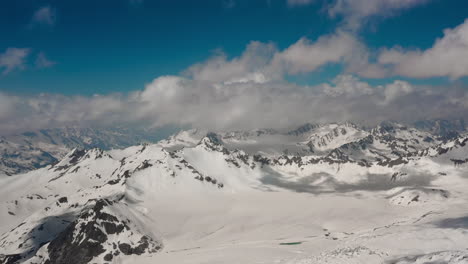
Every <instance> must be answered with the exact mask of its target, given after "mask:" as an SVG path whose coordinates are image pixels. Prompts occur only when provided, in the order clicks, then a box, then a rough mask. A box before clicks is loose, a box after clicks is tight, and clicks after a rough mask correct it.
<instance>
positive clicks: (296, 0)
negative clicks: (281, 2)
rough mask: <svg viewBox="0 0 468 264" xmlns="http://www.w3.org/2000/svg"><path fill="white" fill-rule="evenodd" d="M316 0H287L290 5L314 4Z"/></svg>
mask: <svg viewBox="0 0 468 264" xmlns="http://www.w3.org/2000/svg"><path fill="white" fill-rule="evenodd" d="M313 1H314V0H287V3H288V6H289V7H296V6H305V5H310V4H312V2H313Z"/></svg>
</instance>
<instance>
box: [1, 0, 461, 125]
mask: <svg viewBox="0 0 468 264" xmlns="http://www.w3.org/2000/svg"><path fill="white" fill-rule="evenodd" d="M426 2H428V1H426V0H409V1H408V0H407V1H403V0H392V1H386V0H378V1H377V0H372V1H370V0H356V1H354V0H353V1H351V0H336V1H333V2H331V3H330V4H329V5H328V6H327V9H326V10H327V14H328V16H330V17H332V18H335V17H341V18H342V20H343V25H341V26H340V27H338V28H337V29H336V30H335V31H334V32H332V33H330V34H328V35H324V36H321V37H319V38H317V39H308V38H306V37H303V38H300V39H299V40H298V41H297V42H295V43H293V44H291V45H290V46H289V47H287V48H285V49H283V50H280V49H278V48H277V46H276V45H275V44H274V43H262V42H258V41H252V42H251V43H249V44H248V45H247V47H246V49H245V50H244V52H243V53H242V54H241V55H240V56H238V57H234V58H229V57H228V55H227V54H225V53H223V52H222V51H217V52H215V54H214V55H213V56H212V57H210V58H208V59H207V60H205V61H202V62H199V63H196V64H194V65H192V66H190V67H188V68H187V69H186V70H184V71H183V72H182V73H181V74H180V75H177V76H161V77H157V78H155V79H154V80H153V81H152V82H151V83H149V84H147V85H146V86H145V87H144V89H142V90H138V91H134V92H131V93H128V94H108V95H94V96H88V97H87V96H65V95H59V94H40V95H31V96H18V95H11V94H5V93H1V92H0V122H1V123H2V126H1V127H0V134H8V133H16V132H21V131H26V130H32V129H40V128H48V127H61V126H67V125H80V126H98V125H101V126H110V125H113V124H129V125H146V126H155V127H162V126H168V125H171V126H191V127H202V128H205V129H213V130H231V129H251V128H259V127H263V128H280V127H288V126H294V125H299V124H302V123H305V122H310V121H314V122H330V121H348V120H351V121H358V122H363V123H368V124H372V123H376V122H380V121H383V120H389V119H394V120H399V121H408V122H411V121H414V120H419V119H427V118H460V117H462V118H463V117H466V116H467V115H468V89H467V87H466V85H464V83H463V82H460V81H458V79H460V78H463V77H466V76H468V19H467V20H465V21H464V23H462V24H461V25H458V26H456V27H454V28H451V29H446V30H444V32H443V36H442V37H441V38H439V39H436V40H435V41H434V43H433V45H432V47H430V48H428V49H426V50H415V49H406V48H404V47H382V48H379V49H377V50H375V49H371V48H369V47H368V46H367V45H366V44H365V43H364V42H363V41H362V39H361V38H360V37H359V33H358V29H359V28H360V27H361V26H362V25H363V24H364V23H366V21H367V20H369V19H371V18H372V17H375V16H381V17H388V16H392V15H395V14H396V13H397V12H399V11H402V10H405V9H409V8H411V7H414V6H417V5H421V4H425V3H426ZM287 3H288V5H289V6H290V7H294V8H300V7H301V6H305V5H308V4H313V3H314V1H288V2H287ZM48 10H49V11H47V12H46V11H41V10H39V11H41V12H39V11H38V12H39V13H38V14H37V15H35V17H37V19H36V20H37V22H40V21H42V22H43V23H45V24H51V25H52V24H53V23H55V18H54V17H55V15H54V16H52V14H54V13H53V12H52V11H53V10H52V9H50V8H49V9H48ZM54 12H55V11H54ZM30 53H31V52H30V49H27V48H24V49H18V48H9V49H7V50H6V51H5V52H4V53H1V54H0V70H2V71H3V74H8V73H10V72H11V71H13V70H18V69H22V68H24V67H25V64H26V59H27V57H28V56H29V55H30ZM36 64H37V67H50V66H52V65H54V64H55V62H53V61H50V60H48V58H47V57H46V56H45V54H44V53H39V54H38V55H37V60H36ZM329 65H336V66H339V67H341V68H342V69H343V70H342V73H340V74H339V75H338V76H336V77H335V78H334V79H333V80H331V81H329V82H325V83H322V84H317V85H299V84H296V83H294V82H292V81H290V80H291V77H295V76H301V75H304V74H309V73H312V72H317V71H319V70H320V69H322V68H323V67H325V66H329ZM432 77H446V78H449V79H450V80H451V81H450V82H448V85H444V86H434V85H414V84H411V81H409V80H408V79H407V78H420V79H421V78H432ZM374 78H391V79H387V81H386V82H385V83H384V84H381V85H371V84H370V83H372V80H370V79H374ZM288 80H289V81H288Z"/></svg>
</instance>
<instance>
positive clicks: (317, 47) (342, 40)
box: [273, 31, 363, 74]
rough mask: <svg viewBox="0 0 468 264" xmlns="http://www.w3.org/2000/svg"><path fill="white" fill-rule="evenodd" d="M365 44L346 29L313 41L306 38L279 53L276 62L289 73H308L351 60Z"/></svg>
mask: <svg viewBox="0 0 468 264" xmlns="http://www.w3.org/2000/svg"><path fill="white" fill-rule="evenodd" d="M362 49H363V46H362V45H361V43H360V42H359V41H358V40H357V39H356V37H355V36H354V35H352V34H350V33H348V32H345V31H338V32H336V33H334V34H330V35H325V36H322V37H320V38H319V39H317V40H316V41H315V42H312V41H310V40H308V39H306V38H301V39H300V40H299V41H297V42H296V43H294V44H293V45H291V46H290V47H288V48H287V49H286V50H284V51H282V52H280V53H277V54H276V56H275V58H274V62H273V63H274V64H275V65H280V67H281V68H283V69H285V71H286V72H287V73H289V74H298V73H307V72H312V71H315V70H317V69H318V68H319V67H321V66H323V65H326V64H330V63H342V62H346V61H349V60H351V58H353V54H354V53H356V54H357V53H361V52H362Z"/></svg>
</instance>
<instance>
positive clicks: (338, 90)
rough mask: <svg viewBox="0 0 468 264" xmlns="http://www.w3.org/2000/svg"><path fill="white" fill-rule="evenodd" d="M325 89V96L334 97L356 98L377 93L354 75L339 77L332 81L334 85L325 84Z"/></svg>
mask: <svg viewBox="0 0 468 264" xmlns="http://www.w3.org/2000/svg"><path fill="white" fill-rule="evenodd" d="M323 89H324V92H325V94H327V95H330V96H334V97H336V96H341V95H345V96H349V97H354V96H362V95H370V94H373V93H374V92H375V91H374V89H373V88H372V87H371V86H370V85H369V84H368V83H366V82H363V81H361V80H359V79H358V78H357V77H355V76H353V75H339V76H337V77H336V78H335V79H334V80H333V81H332V85H330V84H324V85H323Z"/></svg>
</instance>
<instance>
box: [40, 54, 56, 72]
mask: <svg viewBox="0 0 468 264" xmlns="http://www.w3.org/2000/svg"><path fill="white" fill-rule="evenodd" d="M35 64H36V67H37V68H49V67H52V66H54V65H55V64H57V62H55V61H52V60H50V59H49V58H47V56H46V55H45V53H44V52H42V51H41V52H39V53H38V54H37V56H36V61H35Z"/></svg>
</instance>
